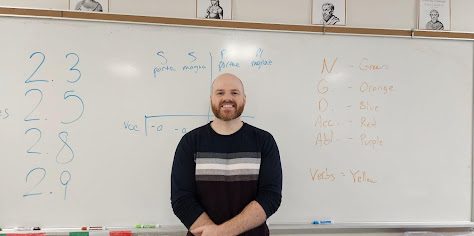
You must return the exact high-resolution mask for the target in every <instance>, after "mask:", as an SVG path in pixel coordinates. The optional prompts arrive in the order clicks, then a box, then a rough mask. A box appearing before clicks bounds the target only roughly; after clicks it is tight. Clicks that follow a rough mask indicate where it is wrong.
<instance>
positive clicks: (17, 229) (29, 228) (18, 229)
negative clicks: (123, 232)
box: [14, 226, 41, 231]
mask: <svg viewBox="0 0 474 236" xmlns="http://www.w3.org/2000/svg"><path fill="white" fill-rule="evenodd" d="M14 230H16V231H34V230H41V228H40V227H38V226H36V227H23V226H20V227H15V228H14Z"/></svg>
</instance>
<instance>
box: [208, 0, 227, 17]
mask: <svg viewBox="0 0 474 236" xmlns="http://www.w3.org/2000/svg"><path fill="white" fill-rule="evenodd" d="M206 13H207V15H206V18H208V19H224V10H223V9H222V7H221V6H220V5H219V0H211V5H210V6H209V7H208V8H207V11H206Z"/></svg>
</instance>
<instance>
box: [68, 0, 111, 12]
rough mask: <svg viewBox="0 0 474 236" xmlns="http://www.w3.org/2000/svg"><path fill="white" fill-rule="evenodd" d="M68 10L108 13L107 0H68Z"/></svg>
mask: <svg viewBox="0 0 474 236" xmlns="http://www.w3.org/2000/svg"><path fill="white" fill-rule="evenodd" d="M69 10H72V11H88V12H109V0H69Z"/></svg>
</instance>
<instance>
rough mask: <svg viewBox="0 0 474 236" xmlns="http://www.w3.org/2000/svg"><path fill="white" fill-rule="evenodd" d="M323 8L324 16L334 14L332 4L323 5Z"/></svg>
mask: <svg viewBox="0 0 474 236" xmlns="http://www.w3.org/2000/svg"><path fill="white" fill-rule="evenodd" d="M322 9H323V17H325V18H326V17H328V16H330V15H332V9H331V6H330V5H324V6H323V7H322Z"/></svg>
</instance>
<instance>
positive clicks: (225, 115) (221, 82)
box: [211, 76, 245, 121]
mask: <svg viewBox="0 0 474 236" xmlns="http://www.w3.org/2000/svg"><path fill="white" fill-rule="evenodd" d="M211 107H212V112H213V113H214V115H215V116H216V117H217V118H218V119H221V120H224V121H230V120H233V119H236V118H238V117H240V115H242V112H243V111H244V107H245V95H244V91H243V86H242V83H241V82H240V80H239V79H237V78H235V77H231V76H224V77H220V78H218V79H217V80H216V81H214V84H213V86H212V94H211Z"/></svg>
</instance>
